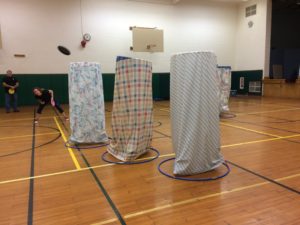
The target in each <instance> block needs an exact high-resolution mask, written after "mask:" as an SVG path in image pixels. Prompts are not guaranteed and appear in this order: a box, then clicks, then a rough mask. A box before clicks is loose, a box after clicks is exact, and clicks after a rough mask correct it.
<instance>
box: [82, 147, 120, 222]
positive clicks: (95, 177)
mask: <svg viewBox="0 0 300 225" xmlns="http://www.w3.org/2000/svg"><path fill="white" fill-rule="evenodd" d="M77 150H78V152H79V153H80V155H81V157H82V159H83V161H84V162H85V164H86V166H87V167H89V171H90V172H91V174H92V175H93V177H94V179H95V181H96V183H97V185H98V187H99V188H100V190H101V191H102V193H103V195H104V196H105V198H106V200H107V201H108V203H109V205H110V207H111V208H112V210H113V211H114V213H115V215H116V216H117V218H118V220H119V222H120V224H122V225H126V222H125V220H124V218H123V217H122V215H121V213H120V211H119V210H118V208H117V207H116V205H115V204H114V202H113V201H112V199H111V198H110V196H109V194H108V193H107V191H106V189H105V187H104V186H103V184H102V183H101V181H100V180H99V178H98V176H97V174H96V173H95V171H94V169H93V168H91V165H90V163H89V161H88V160H87V158H86V157H85V155H84V154H83V152H82V151H81V150H80V148H77Z"/></svg>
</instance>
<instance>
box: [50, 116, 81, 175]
mask: <svg viewBox="0 0 300 225" xmlns="http://www.w3.org/2000/svg"><path fill="white" fill-rule="evenodd" d="M53 119H54V121H55V123H56V126H57V127H58V129H59V131H60V133H61V136H62V138H63V140H64V142H65V143H66V142H67V141H68V140H67V138H66V136H65V134H64V132H63V130H62V129H61V127H60V125H59V123H58V121H57V119H56V117H53ZM67 149H68V151H69V154H70V156H71V158H72V160H73V163H74V164H75V167H76V169H77V170H80V169H81V167H80V164H79V162H78V160H77V158H76V156H75V155H74V152H73V149H71V148H67Z"/></svg>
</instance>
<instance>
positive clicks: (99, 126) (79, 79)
mask: <svg viewBox="0 0 300 225" xmlns="http://www.w3.org/2000/svg"><path fill="white" fill-rule="evenodd" d="M69 106H70V128H71V136H70V139H69V140H70V141H71V142H75V143H100V142H107V141H108V137H107V134H106V131H105V110H104V98H103V84H102V74H101V70H100V65H99V64H98V63H93V62H73V63H71V64H70V68H69Z"/></svg>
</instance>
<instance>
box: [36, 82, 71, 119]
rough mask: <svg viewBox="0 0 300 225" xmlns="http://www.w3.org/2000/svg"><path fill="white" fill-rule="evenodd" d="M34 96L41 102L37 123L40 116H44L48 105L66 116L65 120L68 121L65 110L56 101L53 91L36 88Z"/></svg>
mask: <svg viewBox="0 0 300 225" xmlns="http://www.w3.org/2000/svg"><path fill="white" fill-rule="evenodd" d="M33 94H34V96H35V98H36V99H37V100H38V101H39V106H38V109H37V114H36V116H35V119H34V122H35V123H38V121H39V118H40V115H41V114H42V111H43V109H44V107H45V106H46V105H47V104H51V105H52V106H53V107H55V108H56V109H57V110H58V111H59V112H60V113H61V114H62V115H63V116H64V118H65V120H68V117H67V116H66V114H65V112H64V110H63V109H62V108H61V107H60V104H59V103H58V101H56V100H55V99H54V92H53V91H52V90H47V89H43V88H39V87H35V88H33Z"/></svg>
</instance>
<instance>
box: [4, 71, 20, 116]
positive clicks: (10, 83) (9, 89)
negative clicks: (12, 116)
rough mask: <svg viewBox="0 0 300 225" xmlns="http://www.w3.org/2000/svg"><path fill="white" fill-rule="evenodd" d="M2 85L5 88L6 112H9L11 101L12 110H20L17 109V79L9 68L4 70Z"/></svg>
mask: <svg viewBox="0 0 300 225" xmlns="http://www.w3.org/2000/svg"><path fill="white" fill-rule="evenodd" d="M2 85H3V87H4V89H5V109H6V113H10V108H11V102H13V104H12V105H13V109H14V112H20V111H19V109H18V94H17V89H18V87H19V81H18V80H17V78H15V77H14V76H13V73H12V71H11V70H7V71H6V75H5V77H4V78H3V80H2Z"/></svg>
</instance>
